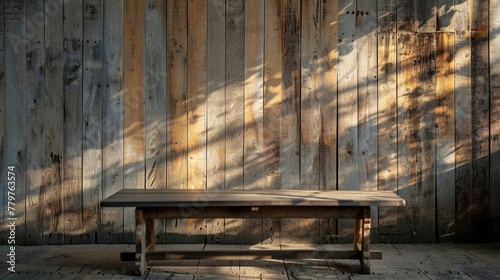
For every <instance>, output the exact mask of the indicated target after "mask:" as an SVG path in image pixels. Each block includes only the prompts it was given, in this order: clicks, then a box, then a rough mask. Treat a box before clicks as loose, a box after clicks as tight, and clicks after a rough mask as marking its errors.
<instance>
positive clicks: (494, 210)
mask: <svg viewBox="0 0 500 280" xmlns="http://www.w3.org/2000/svg"><path fill="white" fill-rule="evenodd" d="M490 18H491V21H490V37H489V40H490V43H489V44H490V48H489V59H490V62H489V66H490V99H491V104H490V139H491V140H490V176H491V181H490V182H491V186H500V54H499V52H498V51H497V50H498V49H500V34H499V30H500V1H498V0H494V1H491V2H490ZM498 201H500V187H496V188H495V187H492V188H491V189H490V204H491V221H492V227H493V232H492V234H493V239H494V240H495V241H500V203H498ZM495 237H496V238H495Z"/></svg>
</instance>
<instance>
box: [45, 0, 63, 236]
mask: <svg viewBox="0 0 500 280" xmlns="http://www.w3.org/2000/svg"><path fill="white" fill-rule="evenodd" d="M45 13H46V15H50V16H46V17H45V28H44V33H45V92H50V94H47V95H45V112H46V114H45V120H44V121H45V172H44V173H45V174H44V175H43V176H44V177H43V178H44V183H43V186H42V189H41V193H42V197H43V205H44V209H43V216H44V226H43V228H44V239H45V244H62V243H63V239H62V237H63V236H62V233H63V231H64V228H63V227H64V223H63V220H62V183H63V182H62V178H63V173H62V172H63V166H64V164H63V151H64V143H63V141H64V139H63V134H62V133H63V131H64V128H63V125H64V123H63V122H62V121H61V120H64V107H63V106H64V95H63V88H64V85H63V79H62V77H63V71H64V57H63V38H64V36H63V8H62V6H60V5H49V4H48V3H45Z"/></svg>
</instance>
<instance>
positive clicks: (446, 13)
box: [436, 0, 466, 32]
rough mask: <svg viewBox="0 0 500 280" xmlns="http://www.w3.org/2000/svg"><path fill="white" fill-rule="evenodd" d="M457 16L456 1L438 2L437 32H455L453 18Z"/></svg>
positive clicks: (440, 0) (438, 0)
mask: <svg viewBox="0 0 500 280" xmlns="http://www.w3.org/2000/svg"><path fill="white" fill-rule="evenodd" d="M463 2H466V1H463ZM457 4H458V3H457ZM455 16H456V9H455V1H453V0H436V31H448V32H453V31H455V26H454V25H453V21H454V20H453V18H454V17H455Z"/></svg>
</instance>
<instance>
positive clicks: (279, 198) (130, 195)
mask: <svg viewBox="0 0 500 280" xmlns="http://www.w3.org/2000/svg"><path fill="white" fill-rule="evenodd" d="M135 205H145V206H154V205H159V206H178V205H180V206H182V207H192V208H193V209H197V208H203V207H206V206H257V205H261V206H264V205H277V206H278V205H280V206H286V205H292V206H313V205H315V206H370V205H373V206H375V205H379V206H403V205H404V201H403V199H401V198H400V197H399V196H397V195H396V194H395V193H393V192H391V191H305V190H299V191H288V192H287V191H281V190H280V191H279V192H275V191H265V190H254V191H250V190H184V191H179V190H169V189H155V190H121V191H119V192H117V193H116V194H114V195H112V196H111V197H108V198H106V199H104V200H103V201H102V202H101V206H108V207H109V206H111V207H112V206H135Z"/></svg>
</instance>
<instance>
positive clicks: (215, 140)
mask: <svg viewBox="0 0 500 280" xmlns="http://www.w3.org/2000/svg"><path fill="white" fill-rule="evenodd" d="M207 9H208V11H207V13H208V16H207V17H208V19H207V25H208V27H207V28H208V31H207V32H208V37H207V81H208V82H207V91H208V93H207V94H208V95H207V158H208V159H209V160H208V161H207V174H209V175H208V176H207V189H223V188H224V187H225V185H224V182H225V170H226V168H225V166H226V165H225V164H226V143H225V142H226V141H225V140H226V138H225V137H226V85H225V83H226V82H225V81H226V3H225V1H223V0H218V1H209V2H208V8H207ZM207 234H208V236H207V242H208V243H211V244H217V243H221V242H224V236H223V234H224V219H207Z"/></svg>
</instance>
